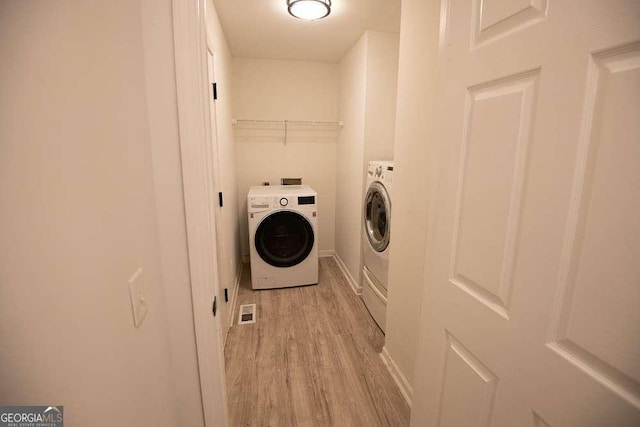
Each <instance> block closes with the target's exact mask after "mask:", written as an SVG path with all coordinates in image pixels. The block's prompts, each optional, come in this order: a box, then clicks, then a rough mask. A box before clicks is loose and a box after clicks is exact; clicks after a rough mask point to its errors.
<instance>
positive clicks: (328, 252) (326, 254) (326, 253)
mask: <svg viewBox="0 0 640 427" xmlns="http://www.w3.org/2000/svg"><path fill="white" fill-rule="evenodd" d="M318 256H319V257H320V258H331V257H335V256H336V251H334V250H333V249H323V250H320V251H318Z"/></svg>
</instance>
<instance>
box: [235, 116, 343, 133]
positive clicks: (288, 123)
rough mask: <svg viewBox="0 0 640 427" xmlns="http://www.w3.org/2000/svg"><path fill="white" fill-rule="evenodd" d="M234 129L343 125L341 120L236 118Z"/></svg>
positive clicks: (304, 128)
mask: <svg viewBox="0 0 640 427" xmlns="http://www.w3.org/2000/svg"><path fill="white" fill-rule="evenodd" d="M232 124H233V127H234V129H265V130H270V129H274V130H333V131H337V130H339V129H340V128H341V127H342V122H340V121H322V120H258V119H234V120H233V121H232Z"/></svg>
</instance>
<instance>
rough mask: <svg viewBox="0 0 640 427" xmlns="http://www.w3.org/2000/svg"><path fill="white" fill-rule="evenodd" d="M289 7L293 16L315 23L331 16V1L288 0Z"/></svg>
mask: <svg viewBox="0 0 640 427" xmlns="http://www.w3.org/2000/svg"><path fill="white" fill-rule="evenodd" d="M287 7H288V8H289V13H290V14H291V16H295V17H296V18H300V19H305V20H307V21H315V20H316V19H322V18H324V17H325V16H327V15H329V13H330V12H331V0H287Z"/></svg>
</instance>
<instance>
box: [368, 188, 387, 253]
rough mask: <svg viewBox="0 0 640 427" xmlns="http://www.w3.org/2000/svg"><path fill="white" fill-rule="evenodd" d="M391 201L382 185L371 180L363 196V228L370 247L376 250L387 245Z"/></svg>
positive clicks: (383, 248)
mask: <svg viewBox="0 0 640 427" xmlns="http://www.w3.org/2000/svg"><path fill="white" fill-rule="evenodd" d="M390 220H391V201H390V199H389V194H388V193H387V190H386V189H385V188H384V186H383V185H382V184H381V183H379V182H377V181H376V182H373V183H372V184H371V185H370V186H369V190H368V191H367V195H366V197H365V198H364V228H365V233H366V234H367V238H368V239H369V243H371V247H372V248H373V249H374V250H376V251H377V252H382V251H384V250H385V249H386V248H387V246H389V233H390V230H389V221H390Z"/></svg>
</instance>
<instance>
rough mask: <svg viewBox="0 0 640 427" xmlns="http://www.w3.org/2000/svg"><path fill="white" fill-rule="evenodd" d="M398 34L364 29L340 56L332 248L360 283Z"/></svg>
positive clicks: (389, 114) (386, 144) (388, 149)
mask: <svg viewBox="0 0 640 427" xmlns="http://www.w3.org/2000/svg"><path fill="white" fill-rule="evenodd" d="M397 79H398V34H396V33H383V32H377V31H367V32H366V33H365V34H363V35H362V37H361V38H360V39H359V40H358V42H356V44H355V45H354V46H353V47H352V48H351V49H350V50H349V52H348V53H347V54H346V55H345V56H344V58H343V59H342V61H340V102H339V111H340V118H341V120H342V121H343V122H344V128H343V130H342V132H341V133H340V135H339V138H338V181H337V191H336V195H337V198H336V200H337V201H336V253H337V254H338V257H339V258H340V259H341V260H342V262H343V263H344V264H345V266H346V268H347V270H348V272H349V274H350V275H351V277H352V278H353V281H354V282H356V285H357V286H360V280H361V270H362V244H361V242H362V228H361V227H362V201H363V197H364V191H365V188H364V187H365V175H366V170H367V164H368V162H369V160H391V159H392V158H393V142H394V137H395V136H394V134H395V113H396V107H395V103H396V87H397Z"/></svg>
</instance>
